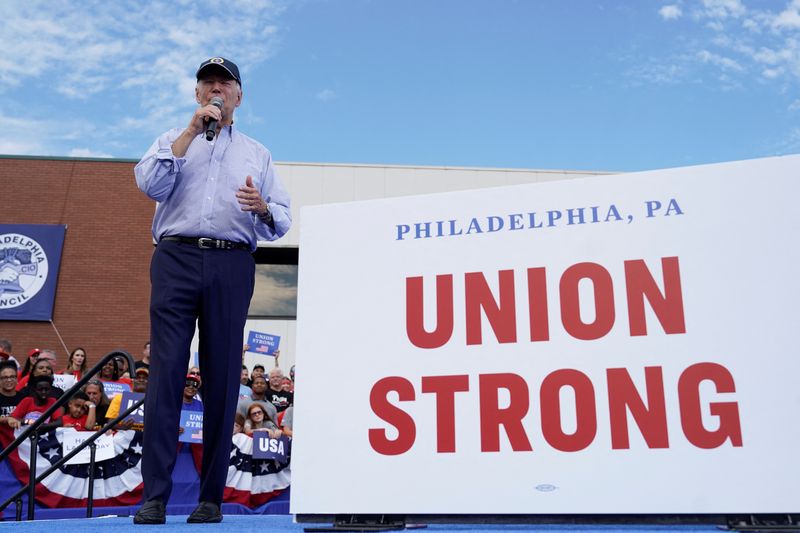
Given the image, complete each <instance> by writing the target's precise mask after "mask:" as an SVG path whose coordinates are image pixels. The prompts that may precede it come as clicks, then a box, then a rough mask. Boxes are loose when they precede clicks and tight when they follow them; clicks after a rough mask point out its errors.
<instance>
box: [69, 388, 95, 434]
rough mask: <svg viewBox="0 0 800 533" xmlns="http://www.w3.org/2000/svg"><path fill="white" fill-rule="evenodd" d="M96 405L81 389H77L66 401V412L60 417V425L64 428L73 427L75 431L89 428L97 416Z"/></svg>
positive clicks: (92, 425)
mask: <svg viewBox="0 0 800 533" xmlns="http://www.w3.org/2000/svg"><path fill="white" fill-rule="evenodd" d="M96 407H97V406H96V405H95V404H93V403H92V402H90V401H89V397H88V396H87V395H86V393H85V392H83V391H80V390H79V391H77V392H76V393H75V394H73V395H72V398H70V400H69V402H67V413H68V414H66V415H64V416H62V417H61V425H62V426H64V427H65V428H75V429H76V430H77V431H85V430H86V429H87V428H89V429H91V428H93V427H94V425H95V419H96V417H97V410H96Z"/></svg>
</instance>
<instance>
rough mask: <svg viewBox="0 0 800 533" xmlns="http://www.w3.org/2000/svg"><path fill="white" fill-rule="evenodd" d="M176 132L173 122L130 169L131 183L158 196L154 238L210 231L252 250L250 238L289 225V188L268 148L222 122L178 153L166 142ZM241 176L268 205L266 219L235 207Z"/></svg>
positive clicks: (266, 236)
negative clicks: (269, 215)
mask: <svg viewBox="0 0 800 533" xmlns="http://www.w3.org/2000/svg"><path fill="white" fill-rule="evenodd" d="M182 132H183V129H182V128H175V129H172V130H170V131H168V132H166V133H164V134H163V135H161V136H160V137H159V138H158V139H157V140H156V142H154V143H153V145H152V146H151V147H150V149H149V150H148V151H147V153H146V154H145V155H144V157H143V158H142V160H141V161H139V163H138V164H137V165H136V168H135V169H134V174H135V175H136V185H137V186H138V187H139V189H140V190H141V191H142V192H144V193H145V194H146V195H147V196H149V197H150V198H152V199H153V200H155V201H157V202H158V206H157V207H156V214H155V217H154V218H153V238H154V239H155V240H156V241H159V240H160V239H161V237H164V236H167V235H180V236H183V237H210V238H212V239H223V240H226V241H233V242H243V243H247V244H249V245H250V250H251V251H253V250H255V249H256V241H273V240H275V239H277V238H279V237H282V236H283V235H284V234H285V233H286V232H287V231H289V228H290V227H291V225H292V215H291V211H290V209H289V194H288V193H287V192H286V189H285V188H284V186H283V184H282V183H281V181H280V179H279V178H278V175H277V174H276V173H275V166H274V165H273V163H272V155H271V154H270V153H269V150H267V149H266V148H265V147H264V146H263V145H261V144H260V143H259V142H257V141H255V140H253V139H251V138H250V137H248V136H246V135H244V134H243V133H241V132H240V131H239V130H238V129H234V128H233V126H225V127H223V128H222V129H221V130H220V132H219V135H218V136H217V138H216V139H215V140H214V141H212V142H209V141H206V140H205V137H204V134H201V135H198V138H196V139H195V140H194V141H192V144H190V145H189V149H188V150H187V151H186V154H185V156H184V157H180V158H179V157H175V155H174V154H173V153H172V143H173V142H175V140H176V139H177V138H178V137H179V136H180V134H181V133H182ZM247 176H252V178H253V185H254V186H255V188H256V189H258V190H259V191H260V192H261V197H262V198H264V200H265V201H266V202H267V204H268V205H269V210H270V213H272V223H271V224H265V223H264V222H262V221H261V220H260V219H259V218H258V216H256V215H255V214H253V213H251V212H248V211H242V210H241V206H240V204H239V202H238V200H237V198H236V193H237V191H238V190H239V187H241V186H243V185H244V184H245V180H246V179H247Z"/></svg>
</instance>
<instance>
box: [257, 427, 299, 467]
mask: <svg viewBox="0 0 800 533" xmlns="http://www.w3.org/2000/svg"><path fill="white" fill-rule="evenodd" d="M291 451H292V439H290V438H289V437H287V436H285V435H284V436H283V437H280V438H278V439H271V438H269V434H268V433H267V432H266V431H255V432H253V459H274V460H276V461H278V462H279V463H285V462H288V461H289V454H290V453H291Z"/></svg>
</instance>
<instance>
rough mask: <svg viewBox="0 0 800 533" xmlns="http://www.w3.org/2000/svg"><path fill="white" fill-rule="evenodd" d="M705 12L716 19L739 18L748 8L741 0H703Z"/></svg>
mask: <svg viewBox="0 0 800 533" xmlns="http://www.w3.org/2000/svg"><path fill="white" fill-rule="evenodd" d="M703 8H704V14H705V15H706V16H707V17H710V18H715V19H722V20H724V19H727V18H738V17H741V16H742V15H744V14H745V12H746V11H747V9H746V8H745V7H744V5H743V4H742V2H741V1H740V0H703Z"/></svg>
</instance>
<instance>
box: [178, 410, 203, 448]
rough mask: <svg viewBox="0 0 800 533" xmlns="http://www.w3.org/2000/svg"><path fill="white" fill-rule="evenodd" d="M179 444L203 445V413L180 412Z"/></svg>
mask: <svg viewBox="0 0 800 533" xmlns="http://www.w3.org/2000/svg"><path fill="white" fill-rule="evenodd" d="M181 428H183V431H182V432H181V433H180V435H178V440H179V441H181V442H194V443H200V444H202V443H203V411H189V410H184V411H181Z"/></svg>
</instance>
